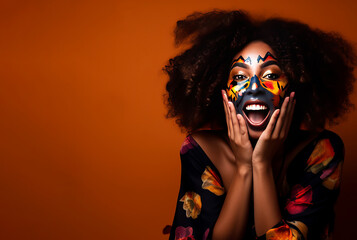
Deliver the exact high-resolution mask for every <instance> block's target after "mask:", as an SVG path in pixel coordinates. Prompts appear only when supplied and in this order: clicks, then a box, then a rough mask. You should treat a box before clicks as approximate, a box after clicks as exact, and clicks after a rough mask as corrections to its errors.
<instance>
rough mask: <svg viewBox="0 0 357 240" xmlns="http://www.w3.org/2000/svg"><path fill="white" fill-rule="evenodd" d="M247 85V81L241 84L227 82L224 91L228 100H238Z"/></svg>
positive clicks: (231, 81)
mask: <svg viewBox="0 0 357 240" xmlns="http://www.w3.org/2000/svg"><path fill="white" fill-rule="evenodd" d="M249 83H250V82H249V79H247V80H245V81H241V82H236V81H233V80H230V81H228V84H227V89H226V92H227V97H228V100H229V101H231V102H235V101H237V100H239V99H240V98H241V97H242V96H243V93H244V92H245V91H246V90H247V88H248V87H249Z"/></svg>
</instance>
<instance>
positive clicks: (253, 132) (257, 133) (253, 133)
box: [248, 126, 264, 140]
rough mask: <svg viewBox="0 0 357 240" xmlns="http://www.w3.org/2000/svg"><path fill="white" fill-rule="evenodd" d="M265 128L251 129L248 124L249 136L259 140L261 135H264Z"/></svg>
mask: <svg viewBox="0 0 357 240" xmlns="http://www.w3.org/2000/svg"><path fill="white" fill-rule="evenodd" d="M263 131H264V130H260V131H258V130H254V129H251V128H250V127H249V126H248V133H249V137H250V138H251V139H255V140H258V138H259V137H260V135H262V133H263Z"/></svg>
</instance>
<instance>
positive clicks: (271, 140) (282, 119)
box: [252, 92, 296, 166]
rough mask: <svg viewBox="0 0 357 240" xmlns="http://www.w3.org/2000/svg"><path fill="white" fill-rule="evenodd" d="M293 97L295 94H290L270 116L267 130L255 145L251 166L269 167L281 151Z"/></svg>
mask: <svg viewBox="0 0 357 240" xmlns="http://www.w3.org/2000/svg"><path fill="white" fill-rule="evenodd" d="M294 96H295V93H294V92H292V93H291V94H290V97H286V98H285V99H284V102H283V104H282V106H281V109H277V110H275V111H274V113H273V114H272V116H271V118H270V121H269V123H268V126H267V128H266V129H265V130H264V131H263V133H262V135H260V137H259V139H258V142H257V144H256V145H255V148H254V152H253V156H252V164H253V165H255V164H261V163H263V164H264V165H266V166H271V162H272V160H273V158H274V156H275V155H276V154H277V152H278V151H279V150H282V147H283V143H284V141H285V139H286V137H287V135H288V133H289V129H290V125H291V121H292V118H293V113H294V108H295V103H296V100H295V99H294Z"/></svg>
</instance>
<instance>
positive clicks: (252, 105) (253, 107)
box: [245, 104, 267, 110]
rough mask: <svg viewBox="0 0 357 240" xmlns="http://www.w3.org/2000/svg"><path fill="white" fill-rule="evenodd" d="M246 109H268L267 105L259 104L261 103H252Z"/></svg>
mask: <svg viewBox="0 0 357 240" xmlns="http://www.w3.org/2000/svg"><path fill="white" fill-rule="evenodd" d="M245 109H246V110H265V109H267V107H266V106H264V105H259V104H250V105H247V106H246V107H245Z"/></svg>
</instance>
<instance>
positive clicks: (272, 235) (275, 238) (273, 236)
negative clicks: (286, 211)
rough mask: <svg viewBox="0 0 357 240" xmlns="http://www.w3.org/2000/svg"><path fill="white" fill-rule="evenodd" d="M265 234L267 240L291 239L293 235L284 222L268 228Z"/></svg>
mask: <svg viewBox="0 0 357 240" xmlns="http://www.w3.org/2000/svg"><path fill="white" fill-rule="evenodd" d="M265 235H266V239H267V240H286V239H292V236H293V235H292V232H291V231H290V228H289V226H288V225H286V224H284V225H282V226H280V227H276V228H272V229H270V230H268V231H267V232H266V234H265Z"/></svg>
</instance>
